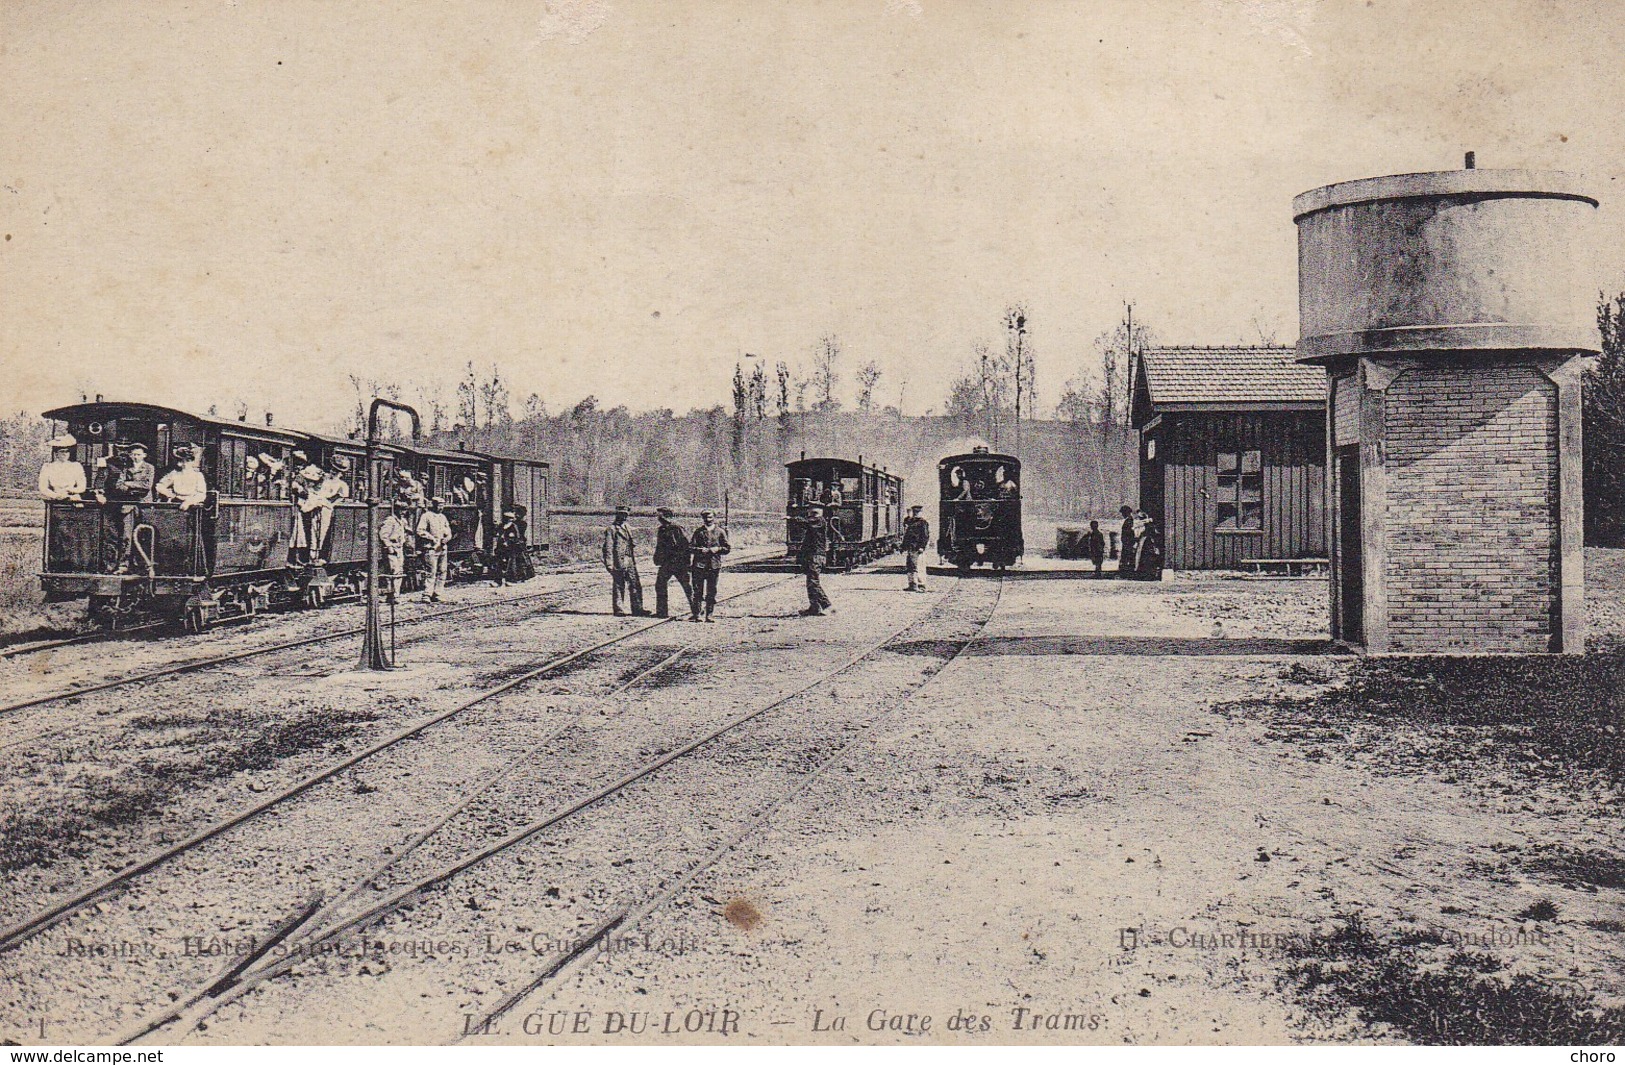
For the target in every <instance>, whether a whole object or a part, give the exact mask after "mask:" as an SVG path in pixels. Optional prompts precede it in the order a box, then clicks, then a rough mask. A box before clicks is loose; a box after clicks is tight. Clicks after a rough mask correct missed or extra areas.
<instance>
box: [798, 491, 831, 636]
mask: <svg viewBox="0 0 1625 1065" xmlns="http://www.w3.org/2000/svg"><path fill="white" fill-rule="evenodd" d="M839 537H840V532H839V531H837V530H836V528H835V527H834V526H833V525H831V524H829V523H827V522H826V521H824V508H823V507H808V508H807V517H806V527H805V529H804V530H803V531H802V534H801V546H800V547H799V548H797V550H796V561H797V562H798V563H799V564H800V565H801V572H803V573H805V574H806V575H807V609H806V610H803V611H802V612H801V614H802V616H803V617H809V618H816V617H822V616H823V615H824V614H826V613H829V614H832V613H834V612H835V607H834V605H833V604H831V603H830V601H829V596H828V595H826V594H825V593H824V582H823V580H822V579H821V578H820V576H819V574H820V573H821V572H822V570H823V567H824V557H825V555H827V554H828V553H829V548H830V545H831V544H832V543H833V542H834V541H835V540H836V539H837V538H839Z"/></svg>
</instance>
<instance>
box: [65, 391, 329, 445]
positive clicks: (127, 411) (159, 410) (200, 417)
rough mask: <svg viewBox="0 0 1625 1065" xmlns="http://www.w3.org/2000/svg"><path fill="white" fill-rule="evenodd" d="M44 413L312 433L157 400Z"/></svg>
mask: <svg viewBox="0 0 1625 1065" xmlns="http://www.w3.org/2000/svg"><path fill="white" fill-rule="evenodd" d="M42 417H45V418H50V419H51V420H53V421H59V422H72V421H87V422H104V421H108V420H110V419H114V420H116V419H120V418H152V419H158V420H164V421H171V422H174V421H182V420H185V421H191V422H196V423H198V424H199V425H202V426H206V427H208V428H211V429H215V430H217V431H219V432H221V433H225V434H228V435H231V436H251V437H254V438H255V439H258V440H265V439H268V438H269V439H274V440H279V441H282V442H284V443H290V444H299V443H303V442H304V441H305V440H307V439H309V437H310V435H311V434H309V433H302V432H299V431H298V430H297V429H285V428H283V427H282V426H278V425H258V424H256V423H254V422H248V421H238V420H237V419H235V418H221V417H218V416H216V415H211V414H193V413H191V412H190V411H184V410H177V409H175V408H174V407H160V406H158V405H157V404H154V403H121V402H116V401H114V402H108V401H98V402H95V403H73V404H70V405H68V406H66V407H57V408H56V409H54V410H48V411H46V412H45V413H44V414H43V415H42Z"/></svg>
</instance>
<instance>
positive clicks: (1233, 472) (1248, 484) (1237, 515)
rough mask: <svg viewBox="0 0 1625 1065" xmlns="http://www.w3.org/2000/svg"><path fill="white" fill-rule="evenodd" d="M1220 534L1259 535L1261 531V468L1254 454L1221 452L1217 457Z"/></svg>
mask: <svg viewBox="0 0 1625 1065" xmlns="http://www.w3.org/2000/svg"><path fill="white" fill-rule="evenodd" d="M1218 482H1219V500H1218V502H1219V524H1218V528H1219V530H1220V531H1232V532H1258V531H1260V530H1262V529H1263V528H1264V465H1263V456H1262V455H1261V454H1260V453H1259V452H1257V451H1221V452H1219V456H1218Z"/></svg>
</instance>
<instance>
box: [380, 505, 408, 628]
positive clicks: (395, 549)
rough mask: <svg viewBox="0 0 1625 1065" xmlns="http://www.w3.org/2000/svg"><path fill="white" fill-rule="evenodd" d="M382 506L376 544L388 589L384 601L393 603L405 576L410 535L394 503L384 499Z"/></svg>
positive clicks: (385, 584)
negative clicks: (407, 544) (407, 539)
mask: <svg viewBox="0 0 1625 1065" xmlns="http://www.w3.org/2000/svg"><path fill="white" fill-rule="evenodd" d="M383 506H384V520H383V521H381V522H379V523H378V544H379V546H380V547H382V548H383V550H384V557H383V563H384V586H385V587H386V588H388V589H389V591H388V592H387V593H386V599H387V601H388V602H391V603H393V602H394V601H395V597H396V596H398V595H400V592H401V581H402V579H403V578H404V577H405V576H406V538H407V536H408V535H410V534H409V532H408V530H407V528H406V522H404V521H402V520H401V516H400V515H399V514H397V513H396V512H395V501H394V500H393V499H386V500H384V501H383Z"/></svg>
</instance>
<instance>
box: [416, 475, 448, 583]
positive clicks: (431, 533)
mask: <svg viewBox="0 0 1625 1065" xmlns="http://www.w3.org/2000/svg"><path fill="white" fill-rule="evenodd" d="M445 505H446V501H445V499H444V498H442V497H441V496H435V497H434V498H433V499H431V500H429V509H428V510H425V511H424V512H423V513H422V514H419V515H418V525H417V528H416V529H415V530H414V531H415V532H416V533H417V537H418V550H419V553H420V554H421V555H422V556H423V601H424V602H425V603H438V602H440V589H441V588H444V587H445V585H446V552H447V547H448V545H450V543H451V520H450V519H449V518H447V517H446V515H445V514H444V513H442V511H441V508H442V507H444V506H445Z"/></svg>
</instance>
